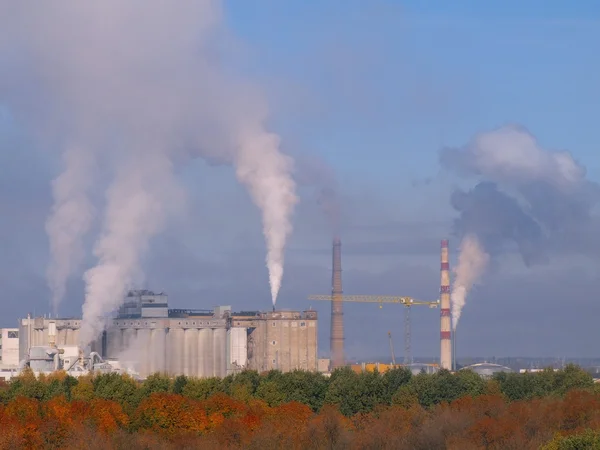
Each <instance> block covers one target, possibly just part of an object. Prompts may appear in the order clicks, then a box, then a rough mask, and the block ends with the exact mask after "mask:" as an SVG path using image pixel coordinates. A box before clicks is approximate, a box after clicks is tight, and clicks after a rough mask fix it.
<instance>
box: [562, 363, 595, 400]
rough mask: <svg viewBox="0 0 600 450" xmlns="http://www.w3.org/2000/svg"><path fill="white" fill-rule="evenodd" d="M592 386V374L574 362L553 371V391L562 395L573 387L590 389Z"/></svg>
mask: <svg viewBox="0 0 600 450" xmlns="http://www.w3.org/2000/svg"><path fill="white" fill-rule="evenodd" d="M592 387H594V379H593V378H592V376H591V375H590V374H589V373H587V372H586V371H585V370H583V369H582V368H581V367H578V366H576V365H574V364H569V365H567V366H566V367H565V368H564V369H563V370H559V371H557V372H556V373H555V385H554V391H555V392H556V393H557V394H559V395H564V394H566V393H567V392H568V391H570V390H573V389H590V388H592Z"/></svg>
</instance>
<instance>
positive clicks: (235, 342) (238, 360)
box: [227, 327, 248, 374]
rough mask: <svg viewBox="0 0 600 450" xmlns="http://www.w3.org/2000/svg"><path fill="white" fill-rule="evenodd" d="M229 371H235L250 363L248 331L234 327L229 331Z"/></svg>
mask: <svg viewBox="0 0 600 450" xmlns="http://www.w3.org/2000/svg"><path fill="white" fill-rule="evenodd" d="M227 341H228V345H227V373H228V374H229V373H235V372H237V371H239V370H240V369H243V368H245V367H246V366H247V364H248V332H247V330H246V328H241V327H234V328H230V329H229V330H228V331H227Z"/></svg>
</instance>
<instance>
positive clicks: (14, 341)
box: [0, 328, 20, 367]
mask: <svg viewBox="0 0 600 450" xmlns="http://www.w3.org/2000/svg"><path fill="white" fill-rule="evenodd" d="M19 361H20V359H19V329H18V328H0V366H2V367H17V366H18V365H19Z"/></svg>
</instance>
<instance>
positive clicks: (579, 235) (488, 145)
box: [440, 125, 600, 266]
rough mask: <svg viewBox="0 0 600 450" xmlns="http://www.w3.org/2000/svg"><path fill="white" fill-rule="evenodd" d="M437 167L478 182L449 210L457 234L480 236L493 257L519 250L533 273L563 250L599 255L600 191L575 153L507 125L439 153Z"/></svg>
mask: <svg viewBox="0 0 600 450" xmlns="http://www.w3.org/2000/svg"><path fill="white" fill-rule="evenodd" d="M440 163H441V164H442V166H444V167H445V168H447V169H449V170H452V171H454V172H456V173H457V174H458V175H460V176H461V177H462V178H466V177H473V178H475V179H476V180H477V181H478V184H477V185H476V186H475V187H474V188H473V189H470V190H466V191H464V190H461V189H457V190H456V191H455V192H454V193H453V194H452V198H451V203H452V206H453V207H454V208H455V209H456V211H458V212H459V213H460V216H459V218H458V219H457V220H456V222H455V231H456V233H457V234H458V235H460V236H465V235H466V234H469V233H470V234H473V235H475V236H477V238H478V240H479V242H480V243H481V245H482V246H483V247H484V248H485V251H486V252H487V253H488V254H490V255H492V256H496V255H499V254H501V253H502V252H503V251H505V250H506V249H507V248H510V247H511V246H516V248H517V249H518V251H519V253H520V254H521V256H522V259H523V262H524V263H525V265H527V266H529V265H533V264H540V263H544V262H547V261H548V260H549V258H550V257H551V255H552V254H553V253H556V252H558V251H560V252H578V253H579V252H583V253H585V252H589V251H590V249H592V248H595V249H597V248H598V245H597V243H596V241H597V240H596V239H595V238H594V237H593V233H592V232H591V230H592V229H593V228H594V226H595V224H596V222H597V218H595V217H594V216H593V215H592V210H593V208H594V206H595V205H596V204H597V203H598V201H599V200H600V188H599V187H598V185H597V184H596V183H593V182H591V181H589V180H587V179H586V170H585V168H584V167H583V166H582V165H581V164H579V163H578V162H577V161H576V160H575V159H574V158H573V157H572V156H571V154H570V153H568V152H566V151H555V150H548V149H545V148H543V147H542V146H541V145H540V144H539V142H538V141H537V140H536V139H535V137H534V136H533V135H532V134H531V133H530V132H529V131H528V130H527V129H526V128H524V127H523V126H520V125H506V126H502V127H500V128H497V129H495V130H492V131H489V132H483V133H479V134H477V135H475V136H474V137H473V138H472V139H471V140H470V141H469V143H467V144H466V145H465V146H463V147H460V148H445V149H442V150H441V152H440Z"/></svg>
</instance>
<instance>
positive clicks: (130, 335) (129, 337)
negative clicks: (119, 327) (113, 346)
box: [123, 328, 137, 350]
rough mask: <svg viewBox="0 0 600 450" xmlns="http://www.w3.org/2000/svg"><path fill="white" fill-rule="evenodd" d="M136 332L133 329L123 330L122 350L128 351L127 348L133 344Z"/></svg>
mask: <svg viewBox="0 0 600 450" xmlns="http://www.w3.org/2000/svg"><path fill="white" fill-rule="evenodd" d="M136 331H137V330H136V329H135V328H125V329H124V330H123V350H127V349H129V347H130V346H131V345H132V344H133V343H134V341H135V338H136V335H137V332H136Z"/></svg>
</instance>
